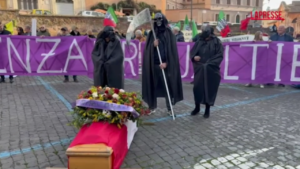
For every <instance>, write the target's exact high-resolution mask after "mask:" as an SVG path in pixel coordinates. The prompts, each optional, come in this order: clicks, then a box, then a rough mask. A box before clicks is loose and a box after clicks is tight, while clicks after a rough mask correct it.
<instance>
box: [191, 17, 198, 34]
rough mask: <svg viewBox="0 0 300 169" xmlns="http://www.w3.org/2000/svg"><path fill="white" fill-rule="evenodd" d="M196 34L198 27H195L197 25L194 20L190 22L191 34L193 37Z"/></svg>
mask: <svg viewBox="0 0 300 169" xmlns="http://www.w3.org/2000/svg"><path fill="white" fill-rule="evenodd" d="M197 34H198V29H197V25H196V23H195V21H193V22H192V35H193V38H194V37H195V36H196V35H197Z"/></svg>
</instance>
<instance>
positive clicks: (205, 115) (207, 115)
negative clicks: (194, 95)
mask: <svg viewBox="0 0 300 169" xmlns="http://www.w3.org/2000/svg"><path fill="white" fill-rule="evenodd" d="M209 115H210V105H209V104H206V105H205V113H204V115H203V117H204V118H206V119H208V118H209Z"/></svg>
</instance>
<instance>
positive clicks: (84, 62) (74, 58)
mask: <svg viewBox="0 0 300 169" xmlns="http://www.w3.org/2000/svg"><path fill="white" fill-rule="evenodd" d="M74 46H75V48H76V49H77V51H78V53H79V54H78V55H72V49H73V47H74ZM78 59H79V60H81V61H82V63H83V65H84V67H85V70H88V69H87V64H86V61H85V58H84V56H83V53H82V51H81V49H80V47H79V45H78V43H77V40H76V39H73V42H72V44H71V46H70V48H69V52H68V57H67V61H66V64H65V68H64V73H67V69H68V66H69V61H70V60H78Z"/></svg>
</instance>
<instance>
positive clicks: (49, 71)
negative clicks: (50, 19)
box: [35, 38, 63, 73]
mask: <svg viewBox="0 0 300 169" xmlns="http://www.w3.org/2000/svg"><path fill="white" fill-rule="evenodd" d="M35 40H36V42H46V43H48V42H52V43H54V45H53V47H52V49H51V50H50V51H49V53H42V54H41V56H42V57H44V59H43V60H42V61H41V63H40V64H39V66H38V68H37V71H36V72H37V73H62V72H63V71H62V69H61V70H41V69H42V67H43V66H44V64H45V62H46V60H47V59H48V58H49V57H51V56H54V55H55V50H56V48H57V46H58V45H59V43H60V42H61V39H45V38H36V39H35Z"/></svg>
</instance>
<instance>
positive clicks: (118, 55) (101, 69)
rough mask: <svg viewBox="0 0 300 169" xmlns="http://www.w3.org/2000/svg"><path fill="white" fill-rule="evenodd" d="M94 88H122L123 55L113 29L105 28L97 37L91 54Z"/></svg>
mask: <svg viewBox="0 0 300 169" xmlns="http://www.w3.org/2000/svg"><path fill="white" fill-rule="evenodd" d="M92 60H93V63H94V86H101V87H105V86H107V87H113V88H118V89H123V88H124V73H123V72H124V68H123V61H124V54H123V50H122V47H121V42H120V39H119V38H118V37H117V36H116V34H115V32H114V29H113V28H112V27H110V26H106V27H105V28H104V29H103V30H102V31H101V32H100V33H99V34H98V36H97V39H96V43H95V46H94V49H93V52H92Z"/></svg>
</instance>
